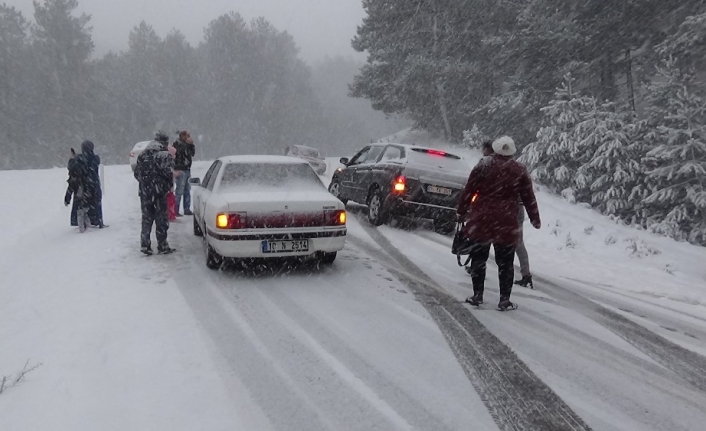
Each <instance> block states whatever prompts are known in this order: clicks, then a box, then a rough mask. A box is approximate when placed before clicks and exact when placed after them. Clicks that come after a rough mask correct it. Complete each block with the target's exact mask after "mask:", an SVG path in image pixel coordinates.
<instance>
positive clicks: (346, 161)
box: [339, 157, 350, 166]
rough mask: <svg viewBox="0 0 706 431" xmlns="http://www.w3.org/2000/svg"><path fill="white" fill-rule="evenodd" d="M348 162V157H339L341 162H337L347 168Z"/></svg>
mask: <svg viewBox="0 0 706 431" xmlns="http://www.w3.org/2000/svg"><path fill="white" fill-rule="evenodd" d="M349 161H350V160H348V157H341V160H339V162H341V164H342V165H346V166H348V162H349Z"/></svg>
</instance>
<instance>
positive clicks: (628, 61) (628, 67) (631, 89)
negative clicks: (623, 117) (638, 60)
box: [625, 48, 637, 112]
mask: <svg viewBox="0 0 706 431" xmlns="http://www.w3.org/2000/svg"><path fill="white" fill-rule="evenodd" d="M625 75H626V76H627V78H628V98H629V101H630V109H632V112H636V111H637V109H636V107H635V82H634V80H633V76H632V56H631V54H630V49H629V48H628V49H627V50H625Z"/></svg>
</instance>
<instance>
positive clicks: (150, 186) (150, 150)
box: [135, 132, 176, 256]
mask: <svg viewBox="0 0 706 431" xmlns="http://www.w3.org/2000/svg"><path fill="white" fill-rule="evenodd" d="M154 140H155V142H151V143H150V144H148V145H147V147H146V148H145V150H144V151H143V152H142V154H140V156H139V157H138V158H137V166H136V167H135V179H136V180H137V181H138V183H139V184H140V206H141V209H142V232H141V235H140V251H141V252H142V253H144V254H146V255H148V256H149V255H152V253H153V252H152V245H151V244H152V241H151V235H152V224H154V225H155V227H156V234H157V252H158V253H159V254H169V253H173V252H174V251H176V250H174V249H173V248H171V247H170V246H169V243H168V242H167V231H168V230H169V220H168V215H167V194H168V193H169V190H171V188H172V185H173V183H174V177H173V174H172V168H173V166H174V162H173V160H172V158H171V156H170V155H169V153H168V152H167V146H168V145H169V137H168V136H167V135H166V134H164V133H163V132H157V134H156V135H155V139H154Z"/></svg>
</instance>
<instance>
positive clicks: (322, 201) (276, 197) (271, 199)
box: [220, 187, 337, 213]
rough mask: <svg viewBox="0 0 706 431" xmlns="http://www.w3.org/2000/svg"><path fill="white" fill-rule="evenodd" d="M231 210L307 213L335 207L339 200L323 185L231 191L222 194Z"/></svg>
mask: <svg viewBox="0 0 706 431" xmlns="http://www.w3.org/2000/svg"><path fill="white" fill-rule="evenodd" d="M220 197H221V198H222V199H224V200H225V201H227V202H229V203H228V210H229V211H235V212H237V211H245V210H252V211H253V212H258V213H269V212H286V213H305V212H311V211H312V209H316V210H320V211H324V210H327V209H335V208H336V203H337V200H336V198H334V197H333V196H332V195H331V194H330V193H329V192H327V191H326V190H325V189H324V188H323V187H322V188H321V190H320V191H312V190H309V191H304V192H286V191H275V190H266V189H261V190H260V191H257V192H242V193H238V192H229V193H227V194H223V195H221V196H220Z"/></svg>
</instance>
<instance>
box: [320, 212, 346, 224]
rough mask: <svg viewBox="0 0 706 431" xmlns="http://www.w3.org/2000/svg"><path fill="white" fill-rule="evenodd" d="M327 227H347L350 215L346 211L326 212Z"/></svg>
mask: <svg viewBox="0 0 706 431" xmlns="http://www.w3.org/2000/svg"><path fill="white" fill-rule="evenodd" d="M324 215H325V217H326V226H345V225H346V219H347V218H348V214H346V211H345V210H332V211H325V212H324Z"/></svg>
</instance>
